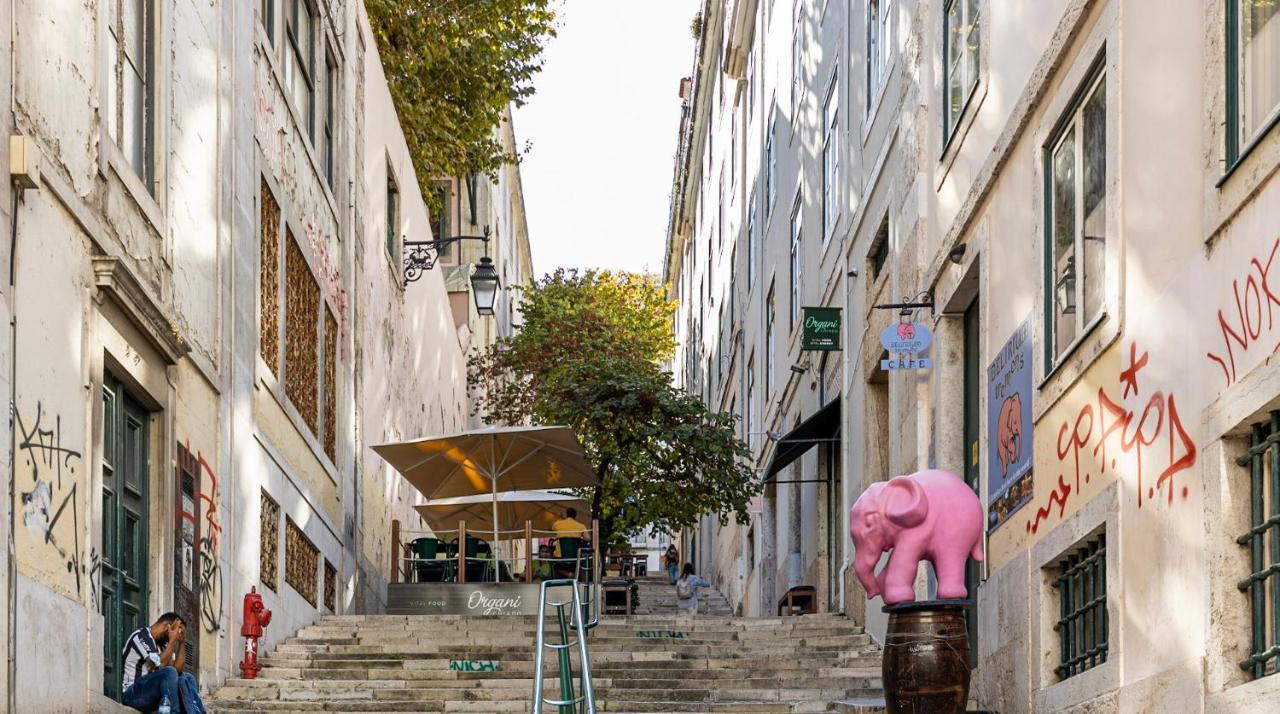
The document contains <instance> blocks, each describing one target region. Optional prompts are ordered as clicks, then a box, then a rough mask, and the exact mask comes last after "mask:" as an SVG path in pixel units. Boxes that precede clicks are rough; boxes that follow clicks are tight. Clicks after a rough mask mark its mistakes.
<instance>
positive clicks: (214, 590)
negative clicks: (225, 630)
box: [179, 443, 223, 632]
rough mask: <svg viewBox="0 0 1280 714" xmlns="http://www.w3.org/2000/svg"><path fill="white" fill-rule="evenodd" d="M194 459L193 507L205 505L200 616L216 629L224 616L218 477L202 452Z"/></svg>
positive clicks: (188, 448) (189, 518)
mask: <svg viewBox="0 0 1280 714" xmlns="http://www.w3.org/2000/svg"><path fill="white" fill-rule="evenodd" d="M185 447H186V451H187V453H188V454H190V453H191V445H190V443H187V444H185ZM195 462H196V464H197V466H198V467H199V469H200V476H199V479H198V480H197V483H199V484H200V485H201V489H200V491H199V493H197V494H196V503H197V505H196V510H197V511H199V510H200V505H199V504H204V529H203V531H202V532H201V535H200V549H199V557H200V565H199V567H200V619H201V621H202V623H203V624H204V627H205V630H206V631H208V632H217V631H218V630H219V629H221V627H222V615H223V604H222V568H221V566H220V565H219V562H218V539H219V536H220V535H221V534H222V524H221V523H219V522H218V476H217V474H215V473H214V472H213V467H212V466H210V465H209V462H208V461H206V460H205V458H204V454H203V453H201V452H195ZM205 486H207V488H205ZM179 488H181V484H179ZM180 516H181V517H182V518H183V519H184V520H187V521H191V522H192V523H195V522H196V519H197V518H198V516H197V514H196V513H190V512H188V511H185V510H184V511H183V512H182V513H181V514H180Z"/></svg>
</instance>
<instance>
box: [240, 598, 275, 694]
mask: <svg viewBox="0 0 1280 714" xmlns="http://www.w3.org/2000/svg"><path fill="white" fill-rule="evenodd" d="M270 624H271V611H270V610H268V609H266V608H265V607H263V605H262V596H261V595H259V594H258V588H257V587H252V588H250V589H249V592H248V593H246V594H245V596H244V624H243V625H241V626H240V634H241V635H243V636H244V661H243V662H241V663H240V676H241V677H243V678H244V679H254V678H256V677H257V676H258V672H259V671H260V670H261V669H262V665H260V664H258V638H259V637H262V628H264V627H266V626H267V625H270Z"/></svg>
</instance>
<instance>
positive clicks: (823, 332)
mask: <svg viewBox="0 0 1280 714" xmlns="http://www.w3.org/2000/svg"><path fill="white" fill-rule="evenodd" d="M800 349H802V350H807V351H827V352H832V351H839V350H840V308H838V307H806V308H805V309H804V332H803V333H802V334H801V339H800Z"/></svg>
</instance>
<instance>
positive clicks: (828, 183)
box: [822, 68, 840, 246]
mask: <svg viewBox="0 0 1280 714" xmlns="http://www.w3.org/2000/svg"><path fill="white" fill-rule="evenodd" d="M839 74H840V71H839V69H838V68H837V70H836V71H834V72H832V73H831V85H830V87H828V88H827V98H826V100H825V101H824V102H823V106H822V114H823V119H824V121H823V125H822V244H823V245H824V246H825V245H826V244H827V241H828V240H829V239H830V238H831V233H832V231H834V230H835V227H836V218H837V216H838V215H839V211H840V89H839V84H837V82H836V78H837V76H839Z"/></svg>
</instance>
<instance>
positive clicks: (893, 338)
mask: <svg viewBox="0 0 1280 714" xmlns="http://www.w3.org/2000/svg"><path fill="white" fill-rule="evenodd" d="M880 344H881V345H884V348H885V350H887V351H888V352H889V355H890V357H891V359H883V360H880V369H886V370H889V369H929V368H930V367H932V366H933V360H931V359H929V358H928V357H914V356H913V355H916V354H918V353H920V352H924V351H925V350H927V349H929V345H931V344H933V334H932V333H931V332H929V328H927V327H925V326H924V325H922V324H920V323H918V322H899V323H895V324H893V325H889V326H888V327H886V328H884V331H883V332H881V333H880Z"/></svg>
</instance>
